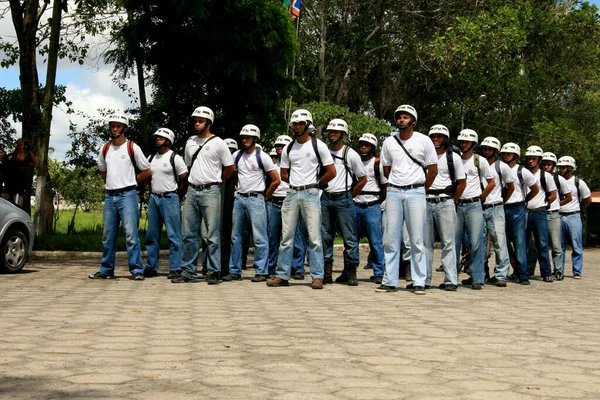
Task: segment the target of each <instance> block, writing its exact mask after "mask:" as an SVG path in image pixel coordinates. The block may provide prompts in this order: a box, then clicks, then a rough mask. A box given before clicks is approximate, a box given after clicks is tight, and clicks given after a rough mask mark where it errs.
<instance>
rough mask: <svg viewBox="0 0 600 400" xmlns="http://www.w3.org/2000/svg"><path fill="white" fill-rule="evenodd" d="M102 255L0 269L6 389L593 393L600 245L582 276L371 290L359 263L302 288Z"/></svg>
mask: <svg viewBox="0 0 600 400" xmlns="http://www.w3.org/2000/svg"><path fill="white" fill-rule="evenodd" d="M436 255H437V257H438V258H437V259H436V265H438V264H437V263H438V262H439V250H436ZM362 258H363V261H364V258H365V254H364V252H363V254H362ZM336 259H337V260H340V259H341V252H337V254H336ZM98 262H99V259H86V260H62V261H61V260H39V261H34V262H32V263H31V264H30V265H29V266H28V267H27V268H26V273H23V274H19V275H0V293H1V294H0V398H7V399H9V398H10V399H13V398H24V399H25V398H27V399H55V398H65V397H69V398H124V399H171V398H173V399H179V398H183V399H198V398H209V399H211V398H219V399H221V398H226V399H388V398H389V399H408V398H410V399H448V398H465V399H486V400H488V399H511V398H515V399H541V398H563V399H567V398H568V399H580V398H581V399H583V398H585V399H598V398H600V319H599V317H598V314H599V297H600V296H599V293H600V292H599V285H598V282H599V281H600V272H599V271H598V268H597V266H598V264H600V251H597V250H587V251H586V262H585V266H584V279H582V280H574V279H571V276H570V274H569V276H567V278H566V279H565V280H564V281H562V282H555V283H551V284H550V283H544V282H542V281H541V280H539V279H538V280H534V281H533V282H532V285H531V286H529V287H523V286H519V285H517V284H510V285H509V286H508V287H507V288H497V287H495V286H494V287H492V286H489V285H486V286H485V287H484V289H483V290H481V291H478V292H477V291H473V290H471V289H469V288H466V287H461V288H459V291H458V292H456V293H448V292H443V291H440V290H438V289H431V290H429V291H428V293H427V295H426V296H415V295H414V294H412V293H410V292H407V291H405V290H402V291H399V292H397V293H375V292H374V288H375V284H373V283H370V282H368V279H369V274H370V272H371V271H368V270H364V269H362V267H361V268H360V271H359V277H360V278H361V279H362V281H361V283H360V285H359V286H358V287H355V288H353V287H348V286H342V285H334V286H329V285H328V286H326V287H325V289H324V290H311V289H310V288H309V286H308V285H309V284H310V280H309V279H307V280H305V281H292V286H291V287H287V288H285V287H284V288H268V287H267V286H266V285H265V284H264V283H251V282H250V280H249V278H250V277H251V276H253V271H251V270H247V271H245V274H244V278H245V279H244V281H243V282H228V283H222V284H220V285H218V286H208V285H207V284H206V283H199V284H180V285H173V284H171V283H170V282H169V281H168V280H167V278H166V276H165V275H162V276H160V277H158V278H152V279H147V280H146V281H143V282H137V281H133V280H131V279H130V277H129V274H128V272H127V270H126V267H125V259H124V258H123V257H120V258H119V259H118V265H119V267H118V271H117V273H118V275H119V279H117V280H114V281H93V280H90V279H87V275H88V274H89V273H93V272H95V271H96V270H97V268H98ZM164 263H165V262H163V264H164ZM567 271H570V265H569V264H568V265H567ZM163 272H164V271H163ZM441 280H442V274H441V273H439V272H435V276H434V284H435V285H437V284H439V283H440V282H441ZM434 287H436V286H434Z"/></svg>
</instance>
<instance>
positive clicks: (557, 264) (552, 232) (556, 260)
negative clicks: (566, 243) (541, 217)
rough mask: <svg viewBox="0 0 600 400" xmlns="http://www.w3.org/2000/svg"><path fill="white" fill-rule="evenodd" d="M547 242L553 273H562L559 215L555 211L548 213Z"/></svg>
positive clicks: (562, 259)
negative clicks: (550, 253)
mask: <svg viewBox="0 0 600 400" xmlns="http://www.w3.org/2000/svg"><path fill="white" fill-rule="evenodd" d="M548 240H549V245H550V249H551V252H552V265H553V266H554V272H557V271H560V272H564V269H563V267H564V254H563V249H562V228H561V226H560V214H559V213H558V212H557V211H554V212H552V213H550V212H548Z"/></svg>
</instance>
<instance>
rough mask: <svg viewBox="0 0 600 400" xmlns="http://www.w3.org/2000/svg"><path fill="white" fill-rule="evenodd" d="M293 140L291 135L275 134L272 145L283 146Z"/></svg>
mask: <svg viewBox="0 0 600 400" xmlns="http://www.w3.org/2000/svg"><path fill="white" fill-rule="evenodd" d="M293 141H294V139H292V138H291V137H289V136H288V135H279V136H277V139H275V143H274V144H273V145H274V146H279V145H281V146H285V145H287V144H289V143H292V142H293Z"/></svg>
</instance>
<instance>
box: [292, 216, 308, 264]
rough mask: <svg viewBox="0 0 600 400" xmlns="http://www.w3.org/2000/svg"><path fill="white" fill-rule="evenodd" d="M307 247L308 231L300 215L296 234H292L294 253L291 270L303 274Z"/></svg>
mask: <svg viewBox="0 0 600 400" xmlns="http://www.w3.org/2000/svg"><path fill="white" fill-rule="evenodd" d="M307 248H308V232H307V231H306V224H305V223H304V220H303V219H302V216H300V218H299V219H298V226H297V227H296V235H295V236H294V253H293V254H294V255H293V259H292V272H293V273H295V274H298V273H300V274H305V273H306V270H305V269H304V261H305V260H306V249H307Z"/></svg>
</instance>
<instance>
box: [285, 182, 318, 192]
mask: <svg viewBox="0 0 600 400" xmlns="http://www.w3.org/2000/svg"><path fill="white" fill-rule="evenodd" d="M318 187H319V184H318V183H313V184H312V185H304V186H290V189H292V190H295V191H296V192H299V191H301V190H307V189H317V188H318Z"/></svg>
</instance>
